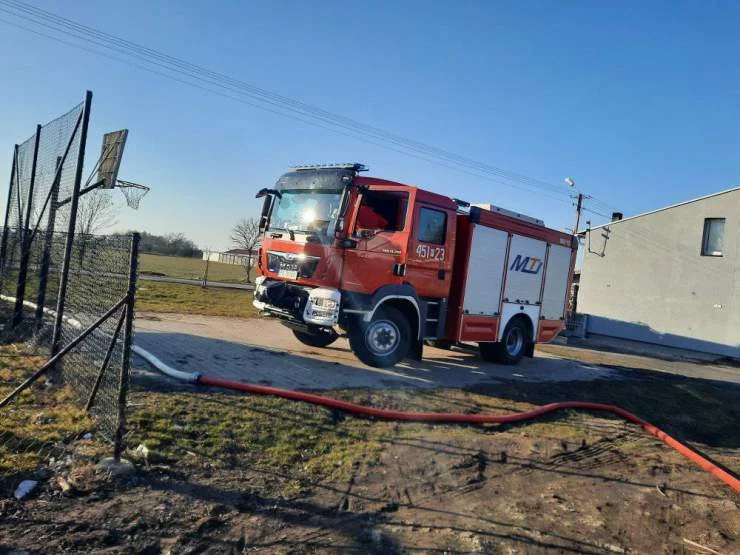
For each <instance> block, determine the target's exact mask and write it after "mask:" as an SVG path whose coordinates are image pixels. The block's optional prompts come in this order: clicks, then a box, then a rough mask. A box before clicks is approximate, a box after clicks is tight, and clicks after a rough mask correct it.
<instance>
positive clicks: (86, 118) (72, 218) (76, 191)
mask: <svg viewBox="0 0 740 555" xmlns="http://www.w3.org/2000/svg"><path fill="white" fill-rule="evenodd" d="M91 104H92V92H91V91H87V92H86V93H85V104H84V106H83V108H82V127H81V128H80V147H79V151H78V152H77V167H76V168H75V181H74V187H73V188H72V201H71V204H70V208H69V225H68V226H67V240H66V241H65V243H64V258H63V259H62V270H61V272H60V276H59V293H58V296H57V309H56V320H55V321H54V335H53V337H52V340H51V354H52V356H54V355H55V354H56V352H57V351H58V350H59V341H60V340H61V338H62V324H63V322H64V301H65V299H66V297H67V280H68V278H69V264H70V260H71V259H72V245H73V244H74V237H75V225H76V224H77V206H78V204H79V200H80V184H81V182H82V169H83V168H82V166H83V165H84V163H85V146H86V144H87V127H88V124H89V123H90V105H91Z"/></svg>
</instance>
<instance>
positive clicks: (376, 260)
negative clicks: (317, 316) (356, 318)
mask: <svg viewBox="0 0 740 555" xmlns="http://www.w3.org/2000/svg"><path fill="white" fill-rule="evenodd" d="M356 202H357V205H356V207H355V217H354V224H353V225H352V230H351V238H352V240H354V241H355V242H356V243H357V246H356V247H355V248H350V249H346V250H345V254H344V268H343V271H342V289H345V290H347V291H357V292H362V293H367V294H372V293H374V292H375V291H377V290H378V289H379V288H380V287H382V286H384V285H393V284H399V285H400V284H401V283H403V281H404V277H403V270H404V263H405V260H406V250H407V244H408V237H409V229H408V223H407V222H408V220H409V217H408V207H409V193H408V191H405V190H401V191H399V189H398V187H383V186H371V187H369V188H368V189H366V190H364V191H363V192H362V194H361V196H360V197H359V198H358V199H357V201H356Z"/></svg>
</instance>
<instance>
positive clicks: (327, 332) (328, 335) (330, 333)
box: [293, 328, 339, 347]
mask: <svg viewBox="0 0 740 555" xmlns="http://www.w3.org/2000/svg"><path fill="white" fill-rule="evenodd" d="M293 335H295V338H296V339H297V340H298V341H300V342H301V343H303V344H304V345H308V346H309V347H328V346H329V345H331V344H332V343H334V342H335V341H336V340H337V339H338V338H339V334H337V332H335V331H334V330H332V329H326V328H316V329H315V330H313V331H310V332H305V331H298V330H293Z"/></svg>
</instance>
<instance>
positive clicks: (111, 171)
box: [98, 129, 128, 189]
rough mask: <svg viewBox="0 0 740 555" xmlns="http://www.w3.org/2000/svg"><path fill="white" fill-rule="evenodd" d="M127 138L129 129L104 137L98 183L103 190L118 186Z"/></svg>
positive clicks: (112, 132) (113, 132)
mask: <svg viewBox="0 0 740 555" xmlns="http://www.w3.org/2000/svg"><path fill="white" fill-rule="evenodd" d="M126 137H128V129H121V130H119V131H111V132H110V133H106V134H105V135H103V148H102V150H101V151H100V167H99V168H98V181H100V182H102V185H101V186H100V187H101V189H112V188H113V187H115V186H116V180H117V179H118V169H119V168H120V167H121V158H123V149H124V147H125V146H126Z"/></svg>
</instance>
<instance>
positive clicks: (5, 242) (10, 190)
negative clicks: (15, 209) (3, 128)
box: [0, 145, 18, 283]
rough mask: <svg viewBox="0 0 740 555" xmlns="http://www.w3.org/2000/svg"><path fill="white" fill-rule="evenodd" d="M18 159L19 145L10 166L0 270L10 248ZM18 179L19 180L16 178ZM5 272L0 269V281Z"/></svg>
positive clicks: (15, 147) (0, 244)
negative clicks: (9, 234)
mask: <svg viewBox="0 0 740 555" xmlns="http://www.w3.org/2000/svg"><path fill="white" fill-rule="evenodd" d="M17 159H18V145H15V146H14V147H13V162H12V165H11V167H10V186H9V187H8V204H7V205H6V206H5V219H4V220H3V238H2V241H1V242H0V270H2V268H3V267H4V266H5V264H6V260H5V257H6V256H7V252H6V251H7V250H8V232H9V227H8V220H9V219H10V205H11V203H12V201H13V180H14V179H15V172H16V169H17V168H16V160H17ZM16 181H17V180H16ZM3 275H4V274H3V272H2V271H0V283H1V282H2V278H3Z"/></svg>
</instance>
